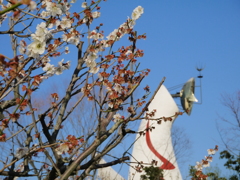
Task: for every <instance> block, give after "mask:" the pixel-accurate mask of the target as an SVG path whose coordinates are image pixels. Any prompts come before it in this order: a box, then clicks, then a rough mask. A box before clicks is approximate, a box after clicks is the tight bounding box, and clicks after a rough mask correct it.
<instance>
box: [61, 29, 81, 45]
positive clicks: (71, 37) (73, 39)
mask: <svg viewBox="0 0 240 180" xmlns="http://www.w3.org/2000/svg"><path fill="white" fill-rule="evenodd" d="M62 39H63V41H66V42H68V43H71V44H75V45H78V44H79V41H80V36H79V35H78V34H76V33H75V32H74V30H73V29H71V31H70V33H69V34H63V35H62Z"/></svg>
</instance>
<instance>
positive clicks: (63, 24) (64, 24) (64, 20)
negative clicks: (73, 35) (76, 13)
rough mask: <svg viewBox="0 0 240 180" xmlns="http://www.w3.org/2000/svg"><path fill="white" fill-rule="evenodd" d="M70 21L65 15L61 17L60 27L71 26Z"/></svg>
mask: <svg viewBox="0 0 240 180" xmlns="http://www.w3.org/2000/svg"><path fill="white" fill-rule="evenodd" d="M71 22H72V21H71V20H70V19H68V18H67V17H66V16H64V17H63V18H62V21H61V22H60V25H61V27H62V29H66V28H70V27H71V26H72V23H71Z"/></svg>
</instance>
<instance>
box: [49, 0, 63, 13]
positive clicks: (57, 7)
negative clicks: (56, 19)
mask: <svg viewBox="0 0 240 180" xmlns="http://www.w3.org/2000/svg"><path fill="white" fill-rule="evenodd" d="M46 5H47V7H46V10H47V11H48V12H49V13H50V15H51V16H56V15H61V14H62V13H63V12H62V5H61V4H56V3H53V2H46Z"/></svg>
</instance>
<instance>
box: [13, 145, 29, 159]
mask: <svg viewBox="0 0 240 180" xmlns="http://www.w3.org/2000/svg"><path fill="white" fill-rule="evenodd" d="M27 153H28V148H27V147H20V148H18V149H17V151H16V155H15V156H16V157H17V158H18V159H21V158H22V157H23V156H24V155H26V154H27Z"/></svg>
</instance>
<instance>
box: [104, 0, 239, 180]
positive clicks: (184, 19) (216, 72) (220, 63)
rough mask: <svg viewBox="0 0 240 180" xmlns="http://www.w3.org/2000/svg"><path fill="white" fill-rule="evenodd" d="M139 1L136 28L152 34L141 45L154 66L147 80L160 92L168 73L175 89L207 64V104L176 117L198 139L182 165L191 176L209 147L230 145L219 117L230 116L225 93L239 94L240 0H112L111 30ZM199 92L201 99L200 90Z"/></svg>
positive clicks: (107, 6)
mask: <svg viewBox="0 0 240 180" xmlns="http://www.w3.org/2000/svg"><path fill="white" fill-rule="evenodd" d="M138 5H141V6H142V7H143V8H144V14H143V15H142V16H141V18H140V19H138V21H137V25H136V26H135V29H136V30H138V32H139V34H141V33H146V34H147V39H146V40H145V41H141V42H140V43H139V44H138V47H139V48H141V49H144V52H145V56H144V57H143V58H142V60H141V63H142V64H141V67H142V68H145V67H146V68H150V69H151V73H150V75H149V76H148V77H147V79H146V80H145V81H144V82H143V84H148V85H149V86H150V87H151V89H152V91H154V89H155V88H156V87H157V85H158V83H159V82H160V81H161V78H162V77H163V76H165V77H166V81H165V86H166V87H167V88H170V87H172V86H175V85H178V84H181V83H184V82H185V81H187V80H188V79H189V78H191V77H196V76H197V75H198V72H197V71H196V69H195V67H196V66H197V65H202V66H204V67H205V69H204V70H203V71H202V74H203V76H204V78H203V79H202V89H203V91H202V98H203V103H202V105H195V106H194V108H193V111H192V114H191V116H189V117H188V116H187V115H184V116H181V117H178V119H177V120H176V122H175V125H176V126H180V127H183V128H184V129H185V132H186V134H187V136H188V137H189V138H190V140H191V142H192V148H191V150H190V151H191V156H190V157H191V158H189V160H188V162H187V163H186V164H185V166H184V167H180V168H181V171H182V175H183V177H185V176H186V175H187V174H188V165H195V163H196V161H200V160H201V159H203V158H204V156H205V155H207V149H209V148H213V147H214V146H215V145H217V144H218V145H219V150H220V151H221V150H223V148H224V147H223V145H222V142H221V140H220V137H219V134H218V132H217V129H216V120H217V119H218V118H219V117H218V114H220V115H222V116H226V115H227V116H228V112H227V110H226V108H225V107H223V106H222V105H221V103H220V99H221V94H224V93H225V92H226V93H234V92H236V91H237V90H239V87H240V81H239V78H240V73H239V68H240V43H239V42H240V1H237V0H235V1H234V0H233V1H222V0H220V1H219V0H217V1H216V0H211V1H208V0H201V1H200V0H196V1H192V0H184V1H162V0H160V1H157V0H155V1H154V0H152V1H146V0H134V1H129V0H121V1H116V0H114V1H113V0H112V1H110V0H109V1H107V2H106V3H103V5H102V6H101V7H102V17H101V18H103V20H102V19H101V21H104V27H105V28H106V27H108V28H109V32H111V31H112V29H114V28H117V27H119V24H121V23H122V22H124V21H125V19H126V16H130V15H131V12H132V10H133V9H134V8H135V7H137V6H138ZM105 31H106V32H107V30H105ZM106 34H108V33H106ZM198 84H199V81H196V85H198ZM173 93H174V92H173ZM196 97H197V98H198V99H200V95H199V93H198V90H197V92H196ZM177 103H178V104H179V101H178V102H177ZM229 118H231V116H229ZM217 164H219V165H220V168H221V169H222V170H224V169H225V168H224V167H223V166H222V162H220V161H219V153H218V154H216V155H215V156H214V160H213V163H211V165H213V166H214V165H217ZM226 173H227V172H226ZM223 174H224V173H223Z"/></svg>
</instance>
